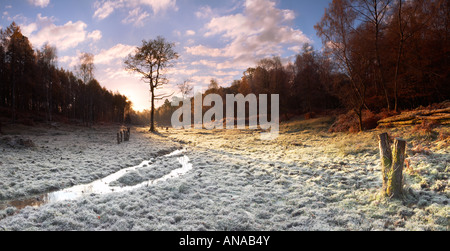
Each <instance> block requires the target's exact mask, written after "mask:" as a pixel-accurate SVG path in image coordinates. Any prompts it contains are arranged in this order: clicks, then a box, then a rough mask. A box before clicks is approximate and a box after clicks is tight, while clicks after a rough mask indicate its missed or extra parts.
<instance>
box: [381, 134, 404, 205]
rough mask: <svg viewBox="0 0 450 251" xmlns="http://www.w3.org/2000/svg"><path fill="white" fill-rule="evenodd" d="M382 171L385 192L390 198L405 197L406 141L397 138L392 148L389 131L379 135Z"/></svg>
mask: <svg viewBox="0 0 450 251" xmlns="http://www.w3.org/2000/svg"><path fill="white" fill-rule="evenodd" d="M378 139H379V147H380V157H381V172H382V175H383V193H384V195H385V196H387V197H389V198H395V199H401V198H402V197H403V166H404V163H405V152H406V141H404V140H402V139H395V141H394V149H393V150H391V146H390V143H389V136H388V134H387V133H383V134H380V135H379V136H378Z"/></svg>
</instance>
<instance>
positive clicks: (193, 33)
mask: <svg viewBox="0 0 450 251" xmlns="http://www.w3.org/2000/svg"><path fill="white" fill-rule="evenodd" d="M194 35H195V31H193V30H187V31H186V36H194Z"/></svg>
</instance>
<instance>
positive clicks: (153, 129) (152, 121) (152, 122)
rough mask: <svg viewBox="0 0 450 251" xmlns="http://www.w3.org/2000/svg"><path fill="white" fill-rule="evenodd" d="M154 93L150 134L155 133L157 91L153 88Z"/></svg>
mask: <svg viewBox="0 0 450 251" xmlns="http://www.w3.org/2000/svg"><path fill="white" fill-rule="evenodd" d="M151 92H152V110H151V116H150V132H155V89H154V88H153V87H152V88H151Z"/></svg>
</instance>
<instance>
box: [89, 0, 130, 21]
mask: <svg viewBox="0 0 450 251" xmlns="http://www.w3.org/2000/svg"><path fill="white" fill-rule="evenodd" d="M121 6H123V5H122V3H121V2H119V1H103V2H102V3H101V2H95V3H94V7H95V9H96V10H95V12H94V18H97V19H98V20H103V19H105V18H107V17H108V16H109V15H111V13H113V12H114V10H115V9H116V8H120V7H121Z"/></svg>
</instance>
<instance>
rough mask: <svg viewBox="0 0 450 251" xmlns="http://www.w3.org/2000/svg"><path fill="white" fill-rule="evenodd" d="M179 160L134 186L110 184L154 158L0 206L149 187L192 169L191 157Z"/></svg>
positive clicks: (179, 151)
mask: <svg viewBox="0 0 450 251" xmlns="http://www.w3.org/2000/svg"><path fill="white" fill-rule="evenodd" d="M185 151H186V150H176V151H174V152H172V153H169V154H167V155H164V156H163V157H176V156H179V155H182V154H183V153H184V152H185ZM177 160H178V162H179V163H180V164H181V165H182V167H181V168H178V169H175V170H173V171H171V172H170V173H169V174H167V175H165V176H163V177H161V178H159V179H154V180H148V181H145V182H142V183H140V184H137V185H134V186H124V187H117V186H116V187H115V186H111V185H110V184H111V183H112V182H114V181H116V180H118V179H119V178H121V177H122V176H123V175H125V174H127V173H128V172H131V171H136V170H139V169H140V168H143V167H147V166H151V165H152V163H153V162H154V159H151V160H149V161H144V162H142V163H141V164H140V165H138V166H134V167H130V168H125V169H122V170H120V171H118V172H116V173H113V174H111V175H109V176H107V177H105V178H102V179H99V180H96V181H94V182H92V183H89V184H86V185H78V186H74V187H71V188H67V189H63V190H61V191H56V192H51V193H47V194H43V195H40V196H34V197H33V198H29V199H24V200H13V201H7V202H5V203H4V204H3V205H2V204H0V208H6V207H10V206H12V207H16V208H17V209H23V208H25V207H27V206H31V207H40V206H42V205H45V204H48V203H55V202H60V201H66V200H76V199H79V198H82V197H83V196H90V195H103V194H110V193H119V192H126V191H132V190H135V189H138V188H141V187H148V186H151V185H154V184H157V183H159V182H164V181H166V180H169V179H174V178H178V177H180V176H183V175H184V174H186V173H187V172H189V171H190V170H192V168H193V166H192V164H191V163H189V161H190V159H189V157H187V156H186V155H182V156H181V157H177Z"/></svg>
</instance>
